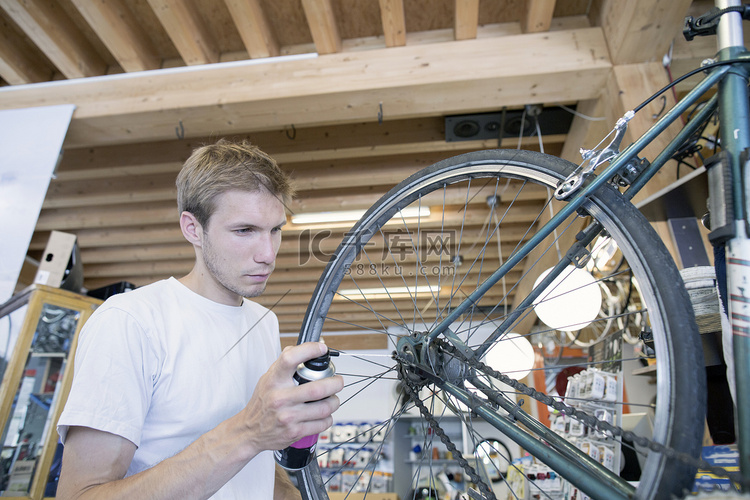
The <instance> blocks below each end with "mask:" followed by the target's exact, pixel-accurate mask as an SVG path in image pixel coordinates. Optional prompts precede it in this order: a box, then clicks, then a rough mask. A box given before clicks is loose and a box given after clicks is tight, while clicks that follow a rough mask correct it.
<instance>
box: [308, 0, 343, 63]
mask: <svg viewBox="0 0 750 500" xmlns="http://www.w3.org/2000/svg"><path fill="white" fill-rule="evenodd" d="M302 8H303V9H304V10H305V17H307V24H308V26H309V27H310V33H311V34H312V38H313V42H315V49H316V50H317V51H318V54H333V53H336V52H341V36H339V28H338V26H337V24H336V16H335V15H334V12H333V5H332V4H331V0H302Z"/></svg>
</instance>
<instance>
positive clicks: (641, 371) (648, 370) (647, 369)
mask: <svg viewBox="0 0 750 500" xmlns="http://www.w3.org/2000/svg"><path fill="white" fill-rule="evenodd" d="M632 373H633V375H656V365H655V364H653V365H648V366H644V367H643V368H636V369H635V370H633V372H632Z"/></svg>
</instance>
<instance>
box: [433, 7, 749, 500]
mask: <svg viewBox="0 0 750 500" xmlns="http://www.w3.org/2000/svg"><path fill="white" fill-rule="evenodd" d="M717 3H718V4H723V3H724V2H717ZM725 6H726V5H720V7H725ZM741 24H742V21H741V19H740V15H739V14H735V13H732V14H727V15H725V16H723V17H722V20H721V22H720V25H719V43H720V46H719V49H720V50H719V53H718V60H719V62H726V63H727V64H726V65H719V66H717V67H714V68H712V69H711V71H710V73H708V75H707V76H706V77H705V78H704V79H703V80H702V81H701V82H700V83H698V84H697V85H696V86H695V88H693V89H692V90H691V91H690V92H689V93H688V94H687V95H686V96H685V97H684V98H683V99H682V100H680V102H678V103H677V104H676V105H675V106H674V107H673V108H672V109H671V110H669V111H668V112H667V113H666V114H664V116H662V117H661V119H659V120H658V121H657V122H656V123H655V124H654V125H653V126H652V127H651V128H650V129H649V130H648V131H647V132H646V133H645V134H643V135H642V136H641V137H640V138H639V139H637V140H636V141H635V142H634V143H632V144H631V145H630V146H629V147H627V148H626V149H625V150H624V151H622V152H621V153H620V154H618V155H617V156H615V157H614V158H612V159H611V160H610V163H609V165H608V166H607V167H606V168H604V169H603V170H602V171H601V173H599V175H598V176H596V177H595V178H593V179H592V181H591V182H590V183H589V184H588V185H587V186H586V187H585V188H582V189H580V191H579V192H577V193H576V194H575V195H574V196H573V197H572V198H571V199H570V200H569V202H568V203H567V204H566V205H565V206H563V207H562V208H561V210H560V211H559V212H558V213H557V214H556V215H554V216H553V217H552V218H551V219H550V221H549V222H547V223H546V224H545V225H544V226H543V227H541V228H540V229H539V230H538V232H537V233H536V234H534V235H533V236H532V237H531V238H530V239H529V240H528V241H527V242H526V243H525V244H524V245H523V246H522V247H521V248H519V249H518V250H517V251H516V252H515V253H514V254H512V255H511V256H509V257H508V259H506V261H505V262H504V263H503V264H502V265H501V266H500V267H499V268H498V269H497V270H496V271H495V272H494V273H493V274H492V275H490V276H489V277H488V278H487V279H486V280H485V281H484V282H483V283H482V284H481V285H480V286H479V287H477V289H476V290H475V291H474V292H473V293H471V294H470V295H469V296H468V297H467V298H466V299H465V300H464V301H462V302H461V304H459V305H458V306H456V307H455V308H454V309H453V310H452V311H451V312H450V314H448V315H447V316H446V317H445V318H443V320H442V321H441V322H440V323H439V324H438V325H436V326H435V328H434V329H432V331H431V332H430V333H429V335H428V337H429V339H430V340H431V339H434V338H436V337H437V336H439V335H444V336H446V337H447V339H448V340H449V341H450V342H451V343H453V344H454V345H455V346H456V348H458V349H460V350H461V351H462V352H467V351H468V350H470V348H469V347H468V346H467V345H465V344H463V343H462V342H461V341H460V340H459V339H458V338H457V337H456V336H455V335H452V332H451V331H450V325H451V324H453V323H454V322H455V321H457V320H458V318H459V317H460V316H461V315H462V314H464V313H466V312H467V311H468V310H469V309H470V308H471V307H472V306H473V305H474V304H475V303H477V302H478V301H479V300H480V299H481V297H482V296H483V295H484V294H485V293H487V292H488V291H489V289H490V288H492V287H493V286H494V285H495V284H496V283H497V282H498V281H499V280H500V279H501V278H502V277H503V276H504V275H505V274H506V273H507V272H508V271H509V270H510V269H512V268H513V267H514V266H516V265H518V264H519V263H520V262H521V261H522V260H523V259H524V258H525V257H526V256H527V255H528V254H529V253H530V252H531V250H532V249H533V248H535V247H537V246H538V245H540V244H541V243H542V242H543V241H544V240H545V239H546V238H547V237H549V236H550V235H551V234H552V233H553V232H554V231H555V229H556V228H558V227H559V226H560V225H561V224H562V223H563V221H565V220H566V219H567V218H568V217H569V216H571V215H572V214H574V213H575V212H576V211H577V210H578V209H579V208H581V206H583V204H584V203H585V202H586V200H587V199H588V197H589V196H590V194H591V193H593V192H595V191H596V190H597V189H599V188H600V187H602V186H603V185H604V184H605V183H607V182H609V181H610V180H611V179H612V178H613V177H614V176H615V175H616V174H617V173H618V172H621V171H622V170H623V169H624V167H625V166H626V165H628V163H629V162H630V161H631V160H633V159H635V158H636V157H637V155H638V153H639V152H641V151H642V150H643V149H644V148H645V147H646V146H647V145H648V144H650V143H651V142H652V141H653V140H654V139H655V138H656V137H657V136H658V135H660V134H661V133H662V132H664V131H665V130H666V129H667V127H668V126H669V125H671V124H672V123H673V122H674V121H675V120H677V119H678V118H679V117H680V116H681V115H682V114H683V113H684V112H686V111H687V110H688V109H689V108H690V107H691V106H693V105H694V104H696V103H697V102H698V101H699V99H700V98H701V97H702V96H703V95H704V94H705V93H706V92H707V91H708V90H709V89H710V88H712V87H714V86H715V85H718V93H717V94H716V95H715V96H713V97H712V98H711V99H710V100H709V101H708V103H707V104H706V105H705V106H704V107H703V108H702V109H701V110H700V111H699V112H698V113H697V114H696V115H695V117H694V118H693V119H692V120H691V121H690V122H689V123H688V124H686V125H685V126H684V127H683V128H682V130H681V131H680V132H679V133H678V134H677V135H676V136H675V138H674V139H673V140H672V141H670V143H669V145H668V146H667V147H666V148H665V149H664V150H663V151H662V152H661V153H660V154H659V155H658V156H657V157H656V158H655V159H654V161H653V162H652V163H651V164H650V165H649V166H648V167H647V168H645V169H644V170H643V172H641V173H640V174H639V176H638V177H637V178H636V179H635V180H634V181H633V182H632V183H631V185H630V186H629V188H628V189H627V190H626V191H625V192H624V193H623V195H624V196H625V197H626V198H628V199H632V198H633V196H635V194H637V193H638V192H639V191H640V190H641V189H642V188H643V186H644V185H645V184H646V183H647V182H648V181H649V180H650V179H651V178H652V177H653V176H654V174H655V173H656V172H657V171H658V170H659V169H660V168H661V167H662V166H664V164H666V163H667V162H668V161H669V160H670V159H671V157H672V155H673V154H674V152H675V151H677V149H678V148H679V147H680V146H681V145H682V144H683V143H684V142H685V141H686V140H687V139H688V138H689V137H690V136H691V135H692V134H693V133H694V132H695V131H696V130H697V129H698V127H699V126H700V125H701V124H702V123H703V122H704V121H705V120H706V119H708V118H709V117H710V116H711V114H712V113H714V111H715V110H716V108H717V105H718V107H719V113H720V133H721V144H722V149H723V150H725V151H727V152H728V158H729V161H730V166H729V168H730V170H731V172H732V175H733V179H735V180H736V182H735V185H734V186H733V188H734V189H733V192H732V193H731V200H732V204H733V206H734V207H735V211H734V217H735V221H736V227H737V235H736V237H735V238H734V239H733V240H730V242H728V244H727V245H728V246H727V248H728V251H727V254H728V269H729V261H730V260H731V261H732V263H733V264H735V268H734V269H733V271H732V270H728V275H729V281H730V293H729V295H730V296H731V297H734V298H735V302H740V305H741V306H742V305H744V307H745V308H746V309H747V308H748V305H747V304H748V303H750V299H749V298H747V296H746V295H744V296H743V295H742V293H741V292H735V293H734V294H733V290H736V287H735V288H732V286H731V282H732V279H734V280H735V283H741V282H742V281H741V280H743V279H744V280H745V281H744V282H745V283H747V282H750V260H749V259H748V258H747V256H748V255H750V251H748V248H750V244H749V243H748V238H747V234H746V233H745V227H746V224H747V222H746V221H747V217H746V214H747V213H748V208H747V207H746V206H745V203H746V201H747V200H745V197H744V188H743V183H742V182H741V180H742V179H744V177H743V176H744V175H750V173H748V172H745V171H744V169H745V168H746V167H745V166H744V165H742V163H741V161H740V154H741V153H742V152H743V151H744V150H745V149H747V148H750V129H749V128H748V123H750V120H749V117H750V106H749V105H748V90H747V87H748V64H750V56H749V55H748V53H747V52H746V51H745V49H744V47H743V46H742V43H741V40H742V25H741ZM738 33H739V35H738ZM737 40H739V41H740V43H739V44H736V41H737ZM709 189H710V186H709ZM710 192H712V191H710ZM597 234H598V231H597V230H596V228H594V229H592V230H591V231H589V234H584V237H583V239H582V240H580V241H579V242H578V243H577V244H578V245H579V246H585V245H586V244H587V243H589V242H590V241H592V240H593V238H594V237H595V236H596V235H597ZM732 245H735V246H737V245H739V247H738V248H736V249H735V250H734V251H733V253H732V248H734V247H733V246H732ZM574 250H575V249H573V250H572V251H570V252H568V257H564V258H563V259H562V260H561V262H560V263H559V264H558V265H557V266H556V267H555V270H553V271H552V272H550V273H549V275H548V276H547V278H546V280H545V281H544V282H542V283H540V284H539V285H538V286H537V287H536V288H535V289H534V290H532V291H531V292H530V293H529V295H528V296H527V297H526V298H525V299H524V300H523V302H522V303H521V304H520V306H519V307H518V308H516V310H515V311H513V312H512V313H511V314H510V315H509V316H508V317H507V318H506V319H505V320H504V321H503V322H502V324H501V325H500V326H499V327H498V328H497V329H496V330H495V331H494V333H493V334H491V335H490V336H489V337H488V339H487V340H486V341H485V342H484V343H483V344H482V345H481V346H479V347H478V348H476V349H473V353H474V356H476V357H477V358H481V356H482V355H483V354H484V353H485V352H486V351H487V350H488V349H489V348H490V347H491V345H492V343H493V342H495V341H496V340H497V339H498V338H499V337H500V336H501V335H503V334H504V333H505V332H507V331H510V329H511V327H512V325H513V324H514V323H515V322H516V321H517V320H518V319H519V318H520V316H521V315H523V314H524V312H525V311H526V310H528V308H530V307H531V305H532V304H533V301H534V299H536V297H537V296H538V295H540V294H541V293H542V291H543V290H545V289H546V287H547V285H548V284H549V283H551V282H552V281H553V280H554V279H555V277H556V276H557V275H558V274H559V273H560V272H561V271H562V269H564V268H565V267H566V266H567V265H568V264H569V263H570V262H571V260H572V259H571V258H570V257H569V256H570V255H573V254H575V251H574ZM731 255H738V256H740V257H741V256H742V255H744V256H745V257H744V259H742V258H737V257H735V258H732V257H731ZM734 261H741V262H739V263H736V262H734ZM733 272H734V275H733V274H732V273H733ZM737 297H739V298H737ZM730 302H731V301H730ZM729 314H730V317H732V321H733V331H734V335H733V346H734V358H735V370H736V371H735V373H736V375H735V379H736V387H737V391H736V393H737V397H738V401H737V408H738V427H739V430H740V432H739V441H738V442H739V449H740V468H741V471H742V472H743V474H744V475H747V474H748V473H749V472H750V405H749V404H748V402H747V401H746V399H747V398H746V397H744V396H745V395H746V394H748V393H749V392H750V328H749V327H750V315H748V313H746V312H745V313H744V315H743V314H742V313H734V314H732V306H731V304H730V311H729ZM742 321H744V323H742ZM738 322H739V323H740V324H737V323H738ZM444 389H445V390H446V391H447V392H449V393H450V394H452V395H453V396H455V397H456V398H457V399H459V400H460V401H462V402H464V403H467V404H468V403H469V401H470V400H471V395H470V394H468V393H466V392H465V391H464V390H463V389H461V388H460V387H457V386H454V385H452V384H445V387H444ZM518 411H520V410H516V412H518ZM485 413H486V414H483V415H481V416H482V417H483V418H485V419H486V420H487V421H488V422H490V423H492V424H493V425H494V426H495V427H496V428H497V429H498V430H500V431H502V432H504V433H506V434H507V435H508V436H510V437H512V438H513V439H514V440H516V441H517V442H518V443H519V444H521V445H522V446H523V447H524V448H526V449H528V450H529V451H531V452H532V453H533V454H535V455H537V456H540V457H542V458H543V460H544V461H545V462H546V463H548V464H550V465H554V467H553V468H555V470H557V471H558V472H559V473H560V474H561V475H562V476H563V477H565V478H566V479H568V480H569V481H570V482H571V483H573V484H574V485H576V486H577V487H579V488H580V489H581V490H582V491H584V492H586V493H588V494H590V495H592V496H594V497H600V496H602V495H601V493H602V490H601V487H602V478H606V482H605V484H607V483H608V485H609V486H608V489H607V491H606V492H605V495H604V496H605V497H609V498H613V495H615V496H617V497H621V498H627V497H629V496H632V494H633V488H632V486H630V485H629V484H627V483H626V482H625V481H623V480H621V479H620V478H619V477H617V476H615V475H614V474H611V473H609V471H607V470H606V469H605V468H604V467H603V466H601V465H599V464H597V463H590V461H588V460H586V459H587V458H588V457H587V456H586V455H585V454H583V453H582V452H579V451H578V450H571V449H570V447H569V446H566V445H565V444H564V443H560V442H559V440H556V439H555V435H554V433H553V432H552V431H550V430H549V429H546V428H544V427H543V426H541V425H540V426H536V427H534V429H533V430H534V431H535V432H536V433H537V434H538V435H539V436H540V437H541V438H542V440H545V443H544V444H541V443H540V441H538V440H536V439H534V438H530V437H529V436H528V434H527V433H526V432H524V431H520V430H518V429H517V428H516V426H515V425H513V424H512V423H509V422H506V419H504V418H503V417H500V416H498V415H496V414H494V413H493V412H491V411H487V412H485ZM538 427H543V428H541V429H540V428H538ZM571 457H573V460H571ZM576 461H578V462H579V463H576ZM583 464H585V465H583Z"/></svg>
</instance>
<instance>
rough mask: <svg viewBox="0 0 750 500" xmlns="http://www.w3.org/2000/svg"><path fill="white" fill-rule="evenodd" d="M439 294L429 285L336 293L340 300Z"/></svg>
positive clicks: (351, 289) (361, 289) (400, 297)
mask: <svg viewBox="0 0 750 500" xmlns="http://www.w3.org/2000/svg"><path fill="white" fill-rule="evenodd" d="M435 293H437V288H436V287H432V286H429V285H420V286H416V287H406V286H393V287H389V288H348V289H344V290H339V291H338V292H336V294H337V298H338V299H354V300H357V299H363V298H364V299H387V298H392V299H402V298H407V297H414V296H416V295H424V294H430V295H433V294H435Z"/></svg>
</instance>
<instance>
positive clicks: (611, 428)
mask: <svg viewBox="0 0 750 500" xmlns="http://www.w3.org/2000/svg"><path fill="white" fill-rule="evenodd" d="M432 342H433V343H434V344H436V345H437V346H438V347H439V348H440V349H442V350H443V351H444V352H447V353H448V354H450V355H451V356H453V357H454V358H458V359H460V360H461V361H463V362H465V363H466V364H468V365H469V366H470V367H472V368H474V369H476V370H479V371H481V372H482V373H484V374H485V375H489V376H491V377H493V378H496V379H497V380H499V381H500V382H502V383H504V384H506V385H509V386H510V387H512V388H513V389H515V390H516V391H518V392H519V393H521V394H525V395H527V396H530V397H532V398H534V399H536V400H537V401H540V402H541V403H544V404H545V405H547V406H551V407H552V408H554V409H555V410H557V411H560V412H562V413H564V414H565V415H568V416H571V417H573V418H575V419H576V420H579V421H580V422H582V423H583V424H584V425H586V426H588V427H589V428H592V429H596V430H599V431H602V432H609V433H610V434H611V435H612V436H614V437H621V438H623V439H626V440H630V441H632V442H633V443H634V444H637V445H638V446H641V447H643V448H648V449H649V450H651V451H654V452H657V453H663V454H664V455H665V456H666V457H667V458H670V459H675V460H679V461H681V462H682V463H684V464H687V465H689V466H691V467H696V468H698V469H702V470H705V471H708V472H710V473H712V474H716V475H718V476H723V477H727V478H729V479H730V481H732V482H734V483H737V484H741V485H743V487H748V488H750V480H745V479H743V478H742V476H741V475H740V474H739V473H736V472H730V471H728V470H726V469H725V468H723V467H718V466H715V465H713V464H710V463H708V462H706V461H705V460H702V459H699V458H695V457H693V456H692V455H689V454H687V453H683V452H678V451H677V450H674V449H673V448H670V447H668V446H665V445H663V444H661V443H657V442H656V441H652V440H650V439H648V438H645V437H643V436H639V435H637V434H635V433H633V432H632V431H628V430H625V429H623V428H622V427H618V426H616V425H613V424H610V423H608V422H605V421H602V420H599V419H598V418H596V417H594V416H593V415H590V414H588V413H586V412H584V411H581V410H579V409H577V408H574V407H572V406H570V405H567V404H565V403H563V402H562V401H560V400H559V399H555V398H553V397H551V396H549V395H547V394H545V393H543V392H539V391H537V390H535V389H533V388H531V387H529V386H527V385H526V384H524V383H522V382H519V381H518V380H515V379H512V378H510V377H508V376H507V375H505V374H503V373H500V372H498V371H497V370H494V369H492V368H491V367H489V366H487V365H486V364H484V363H483V362H481V361H479V360H477V359H467V358H466V356H464V355H463V354H462V353H461V352H460V351H459V350H458V349H456V348H455V347H454V346H453V345H452V344H450V343H449V342H447V341H445V340H443V339H434V340H433V341H432ZM495 397H497V396H495ZM473 409H474V408H472V410H473Z"/></svg>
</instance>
